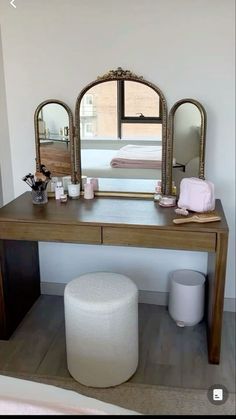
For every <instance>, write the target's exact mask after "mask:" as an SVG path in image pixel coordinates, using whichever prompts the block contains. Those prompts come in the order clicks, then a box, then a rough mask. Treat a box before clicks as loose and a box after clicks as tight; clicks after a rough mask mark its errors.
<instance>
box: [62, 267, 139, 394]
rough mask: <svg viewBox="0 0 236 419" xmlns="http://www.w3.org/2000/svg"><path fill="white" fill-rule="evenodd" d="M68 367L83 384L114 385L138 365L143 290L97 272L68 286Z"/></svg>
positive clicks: (123, 278) (125, 279)
mask: <svg viewBox="0 0 236 419" xmlns="http://www.w3.org/2000/svg"><path fill="white" fill-rule="evenodd" d="M64 306H65V329H66V351H67V366H68V369H69V372H70V374H71V375H72V377H74V379H75V380H77V381H79V382H80V383H81V384H84V385H86V386H91V387H111V386H115V385H118V384H121V383H123V382H125V381H127V380H128V379H129V378H130V377H131V376H132V375H133V374H134V372H135V370H136V368H137V365H138V289H137V286H136V285H135V284H134V282H133V281H132V280H131V279H129V278H128V277H126V276H125V275H120V274H117V273H112V272H91V273H88V274H85V275H81V276H80V277H78V278H76V279H73V280H72V281H70V282H69V283H68V284H67V285H66V287H65V293H64Z"/></svg>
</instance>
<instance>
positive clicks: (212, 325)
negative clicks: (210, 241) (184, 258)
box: [207, 233, 228, 364]
mask: <svg viewBox="0 0 236 419" xmlns="http://www.w3.org/2000/svg"><path fill="white" fill-rule="evenodd" d="M216 243H217V245H216V252H215V253H209V254H208V276H207V278H208V286H207V294H208V296H207V335H208V359H209V362H210V363H211V364H219V362H220V346H221V328H222V316H223V308H224V289H225V273H226V260H227V245H228V234H226V233H217V242H216Z"/></svg>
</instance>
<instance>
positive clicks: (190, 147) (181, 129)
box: [172, 102, 202, 192]
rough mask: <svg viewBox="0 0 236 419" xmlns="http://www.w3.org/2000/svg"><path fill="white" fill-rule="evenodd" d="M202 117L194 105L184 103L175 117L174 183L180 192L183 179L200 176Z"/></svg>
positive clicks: (175, 113)
mask: <svg viewBox="0 0 236 419" xmlns="http://www.w3.org/2000/svg"><path fill="white" fill-rule="evenodd" d="M201 132H202V116H201V112H200V110H199V108H198V107H197V106H196V105H195V104H194V103H189V102H185V103H182V104H181V105H180V106H178V108H177V109H176V110H175V112H174V116H173V168H172V181H174V183H175V186H176V188H177V192H178V191H179V185H180V182H181V179H183V178H184V177H199V176H200V157H201V156H200V155H201V147H200V145H201Z"/></svg>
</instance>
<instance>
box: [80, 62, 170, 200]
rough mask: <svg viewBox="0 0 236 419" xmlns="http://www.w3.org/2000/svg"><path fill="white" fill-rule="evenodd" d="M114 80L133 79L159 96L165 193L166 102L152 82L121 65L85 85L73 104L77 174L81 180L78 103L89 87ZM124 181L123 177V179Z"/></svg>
mask: <svg viewBox="0 0 236 419" xmlns="http://www.w3.org/2000/svg"><path fill="white" fill-rule="evenodd" d="M115 80H125V81H135V82H139V83H142V84H144V85H146V86H149V87H150V88H152V89H153V90H154V91H155V92H156V93H157V94H158V95H159V97H160V104H161V110H160V112H161V115H162V169H161V173H162V192H163V193H165V190H166V144H167V103H166V99H165V97H164V95H163V93H162V91H161V90H160V89H159V87H157V86H156V85H154V84H153V83H151V82H149V81H147V80H145V79H144V78H143V77H142V76H137V75H136V74H134V73H132V72H131V71H129V70H123V69H122V68H121V67H118V69H117V70H111V71H109V72H108V73H106V74H104V75H103V76H99V77H97V79H96V80H94V81H92V82H91V83H89V84H88V85H87V86H85V87H84V88H83V89H82V91H81V92H80V94H79V96H78V97H77V100H76V105H75V144H76V163H75V165H76V168H77V171H78V174H79V179H80V181H81V152H80V151H81V148H80V147H81V135H80V105H81V100H82V98H83V96H84V94H85V93H86V92H87V91H88V90H89V89H91V88H92V87H94V86H96V85H98V84H100V83H104V82H107V81H115ZM124 181H125V179H124ZM153 194H154V191H153V193H144V192H140V193H137V192H116V191H114V192H113V191H99V192H95V195H96V196H131V197H134V198H135V197H148V198H152V197H153Z"/></svg>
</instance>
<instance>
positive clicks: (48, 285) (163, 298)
mask: <svg viewBox="0 0 236 419" xmlns="http://www.w3.org/2000/svg"><path fill="white" fill-rule="evenodd" d="M65 286H66V284H60V283H58V282H41V293H42V294H48V295H61V296H63V295H64V289H65ZM139 302H140V303H146V304H156V305H158V306H167V304H168V292H159V291H145V290H139ZM235 305H236V299H235V298H225V299H224V311H232V312H235V311H236V309H235Z"/></svg>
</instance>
